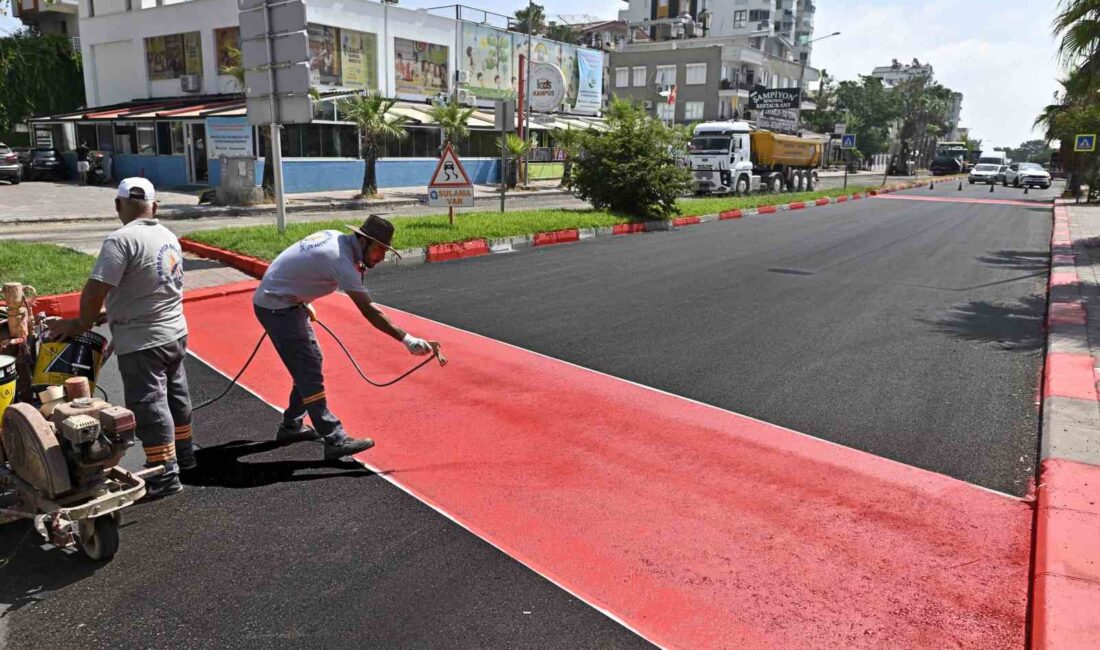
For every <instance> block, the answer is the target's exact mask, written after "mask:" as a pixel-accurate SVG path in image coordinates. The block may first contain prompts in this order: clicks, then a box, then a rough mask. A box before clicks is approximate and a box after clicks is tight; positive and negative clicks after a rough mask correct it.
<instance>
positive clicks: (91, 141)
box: [76, 124, 99, 151]
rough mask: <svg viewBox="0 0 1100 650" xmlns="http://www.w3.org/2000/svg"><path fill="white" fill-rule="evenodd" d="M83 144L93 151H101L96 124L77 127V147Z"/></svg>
mask: <svg viewBox="0 0 1100 650" xmlns="http://www.w3.org/2000/svg"><path fill="white" fill-rule="evenodd" d="M82 142H83V143H84V144H86V145H87V146H88V148H89V149H91V150H93V151H94V150H96V149H99V133H98V132H97V131H96V128H95V124H78V125H77V126H76V146H78V147H79V146H80V143H82Z"/></svg>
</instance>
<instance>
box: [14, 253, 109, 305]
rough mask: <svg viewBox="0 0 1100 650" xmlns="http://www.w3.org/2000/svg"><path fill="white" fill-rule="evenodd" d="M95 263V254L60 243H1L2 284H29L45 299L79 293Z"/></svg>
mask: <svg viewBox="0 0 1100 650" xmlns="http://www.w3.org/2000/svg"><path fill="white" fill-rule="evenodd" d="M94 264H95V258H94V257H92V256H91V255H85V254H84V253H78V252H76V251H74V250H72V249H70V248H65V247H63V246H58V245H56V244H40V243H37V242H25V241H0V283H3V282H20V283H22V284H29V285H31V286H32V287H34V288H35V289H36V290H37V291H38V294H39V295H41V296H45V295H49V294H55V293H68V292H70V291H78V290H79V289H80V288H81V287H83V286H84V281H85V280H87V279H88V274H89V273H90V272H91V270H92V266H93V265H94Z"/></svg>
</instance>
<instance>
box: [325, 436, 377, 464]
mask: <svg viewBox="0 0 1100 650" xmlns="http://www.w3.org/2000/svg"><path fill="white" fill-rule="evenodd" d="M324 441H325V460H340V459H341V458H343V457H345V456H354V455H355V454H358V453H359V452H361V451H366V450H368V449H370V448H371V447H373V446H374V441H373V440H371V439H370V438H363V439H362V440H356V439H355V438H351V437H349V436H348V434H346V433H344V432H342V431H341V432H340V433H339V434H335V433H334V434H331V435H328V436H325V438H324Z"/></svg>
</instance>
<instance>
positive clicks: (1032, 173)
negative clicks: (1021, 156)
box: [1004, 163, 1050, 190]
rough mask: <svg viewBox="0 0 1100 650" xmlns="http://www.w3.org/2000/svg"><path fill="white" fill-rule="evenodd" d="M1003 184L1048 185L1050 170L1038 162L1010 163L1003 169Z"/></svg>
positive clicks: (1017, 185) (1044, 187)
mask: <svg viewBox="0 0 1100 650" xmlns="http://www.w3.org/2000/svg"><path fill="white" fill-rule="evenodd" d="M1004 184H1005V185H1006V186H1007V185H1012V186H1013V187H1041V188H1042V189H1044V190H1045V189H1048V188H1049V187H1050V172H1048V171H1047V170H1045V169H1043V166H1042V165H1040V164H1038V163H1012V164H1011V165H1009V166H1008V169H1006V170H1005V180H1004Z"/></svg>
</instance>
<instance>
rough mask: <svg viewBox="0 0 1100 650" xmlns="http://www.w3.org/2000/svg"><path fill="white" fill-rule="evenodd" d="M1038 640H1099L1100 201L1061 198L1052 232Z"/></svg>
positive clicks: (1069, 644) (1041, 643)
mask: <svg viewBox="0 0 1100 650" xmlns="http://www.w3.org/2000/svg"><path fill="white" fill-rule="evenodd" d="M1048 309H1049V311H1048V319H1047V326H1048V331H1049V342H1048V345H1047V357H1046V369H1045V372H1044V381H1043V417H1042V423H1043V425H1042V437H1041V440H1042V448H1041V457H1042V462H1041V464H1040V472H1039V485H1038V490H1037V492H1038V495H1037V496H1038V508H1037V512H1036V522H1035V557H1034V576H1033V594H1034V595H1033V603H1032V621H1033V625H1032V627H1033V629H1032V647H1033V648H1035V649H1036V650H1042V649H1046V648H1073V649H1076V648H1096V647H1100V610H1098V609H1097V603H1100V399H1098V395H1097V377H1098V376H1100V206H1078V205H1074V204H1064V203H1061V202H1060V203H1059V204H1058V205H1057V206H1056V207H1055V210H1054V231H1053V236H1052V238H1051V275H1050V303H1049V307H1048Z"/></svg>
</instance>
